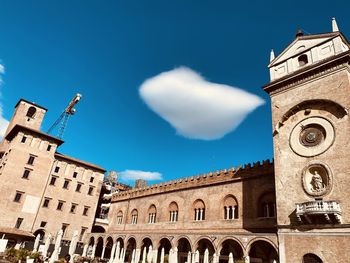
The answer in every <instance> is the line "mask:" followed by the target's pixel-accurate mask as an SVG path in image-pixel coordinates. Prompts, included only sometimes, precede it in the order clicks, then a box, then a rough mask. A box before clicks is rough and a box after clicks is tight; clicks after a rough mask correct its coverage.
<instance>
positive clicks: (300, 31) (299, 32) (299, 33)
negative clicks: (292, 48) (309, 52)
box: [295, 29, 304, 37]
mask: <svg viewBox="0 0 350 263" xmlns="http://www.w3.org/2000/svg"><path fill="white" fill-rule="evenodd" d="M303 35H304V32H303V31H302V30H301V29H298V31H297V33H296V34H295V37H301V36H303Z"/></svg>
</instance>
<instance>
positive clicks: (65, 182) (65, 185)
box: [63, 180, 69, 189]
mask: <svg viewBox="0 0 350 263" xmlns="http://www.w3.org/2000/svg"><path fill="white" fill-rule="evenodd" d="M68 185H69V180H64V183H63V188H64V189H68Z"/></svg>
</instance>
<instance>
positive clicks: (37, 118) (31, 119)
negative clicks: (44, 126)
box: [5, 99, 47, 135]
mask: <svg viewBox="0 0 350 263" xmlns="http://www.w3.org/2000/svg"><path fill="white" fill-rule="evenodd" d="M46 112H47V109H46V108H44V107H42V106H39V105H37V104H35V103H33V102H29V101H27V100H24V99H20V100H19V101H18V102H17V104H16V106H15V113H14V114H13V116H12V119H11V121H10V123H9V126H8V128H7V130H6V133H5V135H6V134H7V133H9V132H10V131H11V129H12V128H13V127H14V126H15V125H16V124H19V125H22V126H25V127H28V128H31V129H33V130H37V131H40V127H41V123H42V122H43V119H44V117H45V114H46Z"/></svg>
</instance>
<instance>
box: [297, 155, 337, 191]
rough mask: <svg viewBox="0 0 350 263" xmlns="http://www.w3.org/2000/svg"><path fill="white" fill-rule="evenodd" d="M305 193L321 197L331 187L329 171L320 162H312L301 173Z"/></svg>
mask: <svg viewBox="0 0 350 263" xmlns="http://www.w3.org/2000/svg"><path fill="white" fill-rule="evenodd" d="M302 184H303V188H304V190H305V192H306V193H307V194H308V195H311V196H323V195H325V194H327V193H328V192H329V191H330V189H331V186H332V175H331V170H330V169H329V167H328V166H326V165H325V164H323V163H321V162H317V161H313V162H311V163H310V164H309V165H308V166H307V167H306V168H304V170H303V172H302Z"/></svg>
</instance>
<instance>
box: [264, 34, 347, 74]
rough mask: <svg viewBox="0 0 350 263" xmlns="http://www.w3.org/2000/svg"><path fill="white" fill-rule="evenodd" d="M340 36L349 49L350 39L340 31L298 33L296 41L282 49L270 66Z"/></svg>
mask: <svg viewBox="0 0 350 263" xmlns="http://www.w3.org/2000/svg"><path fill="white" fill-rule="evenodd" d="M338 36H339V37H340V38H341V39H342V41H343V43H344V44H345V45H346V46H347V49H349V47H350V43H349V41H348V40H347V39H346V38H345V36H344V35H343V34H342V33H340V32H330V33H322V34H314V35H301V34H297V36H296V38H295V39H294V41H293V42H292V43H290V44H289V45H288V47H287V48H285V49H284V50H283V51H282V53H281V54H279V55H278V56H277V57H276V58H275V59H274V60H272V61H271V62H270V64H269V65H268V67H269V68H271V67H273V66H275V65H278V64H280V63H282V62H284V61H286V60H288V59H289V58H292V57H295V56H297V55H299V54H302V53H304V52H305V51H307V50H310V49H312V48H313V47H316V46H320V45H322V44H324V43H326V42H328V41H330V40H332V39H334V38H336V37H338ZM344 51H345V50H344Z"/></svg>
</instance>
